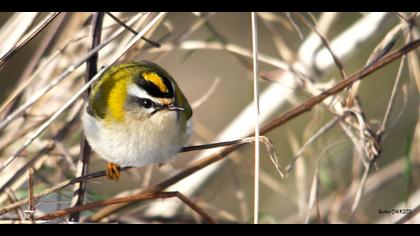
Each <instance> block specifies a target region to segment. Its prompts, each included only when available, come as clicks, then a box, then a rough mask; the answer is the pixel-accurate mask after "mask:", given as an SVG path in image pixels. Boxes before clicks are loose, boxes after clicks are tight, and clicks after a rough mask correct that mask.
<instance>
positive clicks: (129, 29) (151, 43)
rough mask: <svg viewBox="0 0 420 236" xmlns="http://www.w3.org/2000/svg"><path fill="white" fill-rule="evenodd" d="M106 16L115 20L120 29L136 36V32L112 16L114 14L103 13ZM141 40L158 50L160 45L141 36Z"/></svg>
mask: <svg viewBox="0 0 420 236" xmlns="http://www.w3.org/2000/svg"><path fill="white" fill-rule="evenodd" d="M105 13H106V14H107V15H108V16H110V17H111V18H112V19H113V20H115V21H116V22H117V23H118V24H120V25H121V26H122V27H124V28H125V29H126V30H128V31H130V32H131V33H133V34H134V35H137V34H138V32H137V31H135V30H134V29H133V28H131V27H130V26H128V25H127V24H126V23H124V22H123V21H121V20H120V19H118V17H116V16H114V14H112V13H111V12H105ZM141 39H142V40H144V41H145V42H147V43H148V44H150V46H152V47H155V48H160V44H159V43H156V42H153V41H152V40H150V39H148V38H146V37H144V36H142V37H141Z"/></svg>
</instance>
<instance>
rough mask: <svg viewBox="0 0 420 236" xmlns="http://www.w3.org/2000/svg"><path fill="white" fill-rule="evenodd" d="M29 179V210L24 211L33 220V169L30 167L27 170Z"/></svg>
mask: <svg viewBox="0 0 420 236" xmlns="http://www.w3.org/2000/svg"><path fill="white" fill-rule="evenodd" d="M28 175H29V181H28V185H29V187H28V189H29V211H26V213H27V214H28V215H29V219H30V220H31V221H35V202H34V170H33V169H32V168H30V169H29V171H28Z"/></svg>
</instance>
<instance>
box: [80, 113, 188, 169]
mask: <svg viewBox="0 0 420 236" xmlns="http://www.w3.org/2000/svg"><path fill="white" fill-rule="evenodd" d="M150 119H151V120H149V121H148V122H139V121H138V120H135V119H131V120H130V119H125V121H124V122H121V123H112V124H106V125H105V124H104V123H103V122H100V121H99V120H97V119H96V118H94V117H92V116H91V115H89V114H88V113H87V112H83V115H82V124H83V129H84V133H85V136H86V139H87V140H88V142H89V144H90V145H91V147H92V149H93V150H94V151H95V152H97V153H98V154H99V155H100V156H101V157H102V158H104V159H105V160H107V161H108V162H113V163H115V164H117V165H120V166H134V167H141V166H145V165H148V164H152V163H164V162H167V161H170V160H172V159H173V158H174V157H175V155H176V154H177V153H178V152H179V150H180V149H181V148H182V147H183V146H184V145H186V143H187V142H188V140H189V138H190V136H191V130H192V127H191V126H192V125H191V119H190V120H188V122H187V129H186V131H183V129H182V127H181V126H180V125H179V124H178V123H177V119H176V112H163V113H162V114H160V115H159V116H151V118H150ZM152 119H153V120H152ZM146 123H147V124H146Z"/></svg>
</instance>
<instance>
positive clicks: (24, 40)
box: [0, 12, 60, 68]
mask: <svg viewBox="0 0 420 236" xmlns="http://www.w3.org/2000/svg"><path fill="white" fill-rule="evenodd" d="M58 14H60V12H53V13H50V14H48V16H46V17H45V18H44V19H43V20H42V21H41V22H40V23H38V25H37V26H35V27H34V28H33V29H32V30H31V31H30V32H29V33H27V34H26V35H25V36H24V37H23V38H22V39H21V40H19V42H17V44H16V45H15V46H14V47H13V48H12V49H10V50H9V51H8V52H7V53H6V54H4V55H3V56H2V57H1V58H0V68H1V67H2V66H3V65H4V63H5V62H6V61H7V60H9V59H10V58H11V57H12V56H13V55H15V54H16V53H17V52H18V51H19V50H20V49H21V48H22V47H23V46H24V45H25V44H27V43H28V42H29V41H31V40H32V39H33V38H34V37H35V36H36V35H37V34H38V33H39V32H41V31H42V30H43V29H45V27H47V26H48V24H49V23H51V21H53V20H54V18H55V17H57V16H58Z"/></svg>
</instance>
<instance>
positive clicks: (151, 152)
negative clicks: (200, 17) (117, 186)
mask: <svg viewBox="0 0 420 236" xmlns="http://www.w3.org/2000/svg"><path fill="white" fill-rule="evenodd" d="M191 116H192V109H191V106H190V104H189V103H188V100H187V98H186V97H185V95H184V94H183V93H182V91H181V89H180V88H179V87H178V85H177V83H176V82H175V80H174V79H173V78H172V77H171V76H170V75H169V73H168V72H166V71H165V70H164V69H163V68H161V67H160V66H158V65H157V64H155V63H152V62H148V61H141V62H131V63H124V64H120V65H116V66H112V67H110V68H109V69H108V70H107V71H106V72H105V73H104V74H103V75H102V77H101V78H100V79H99V80H98V82H96V83H95V84H94V85H93V87H92V91H91V94H90V96H89V100H88V103H87V104H86V107H85V108H84V109H83V114H82V126H83V131H84V135H85V136H86V139H87V141H88V142H89V144H90V145H91V147H92V149H93V150H94V151H95V152H96V153H98V154H99V156H100V157H102V158H103V159H105V160H106V161H107V162H108V165H107V176H108V178H109V179H112V180H114V181H117V180H118V179H119V177H120V172H119V167H124V166H132V167H141V166H145V165H149V164H152V163H158V164H162V163H164V162H167V161H170V160H172V159H173V157H174V156H175V155H176V154H177V153H178V152H179V151H180V150H181V148H182V147H183V146H184V145H185V144H186V143H187V142H188V140H189V138H190V136H191V130H192V129H191Z"/></svg>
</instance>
